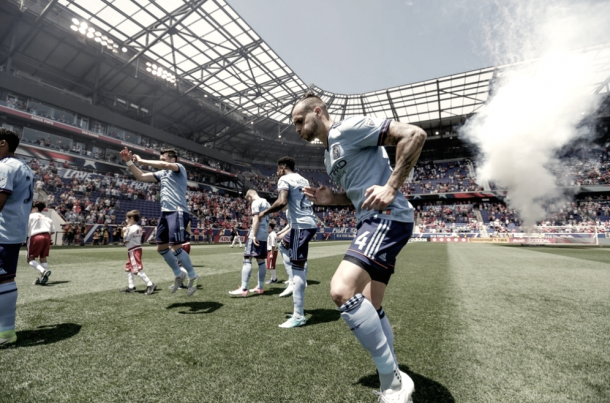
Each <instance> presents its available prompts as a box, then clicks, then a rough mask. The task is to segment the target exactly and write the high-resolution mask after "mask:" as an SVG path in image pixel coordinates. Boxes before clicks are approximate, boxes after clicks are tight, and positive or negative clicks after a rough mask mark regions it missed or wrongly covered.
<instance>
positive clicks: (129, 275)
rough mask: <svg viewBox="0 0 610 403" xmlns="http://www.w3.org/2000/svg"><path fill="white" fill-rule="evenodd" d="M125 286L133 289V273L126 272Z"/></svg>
mask: <svg viewBox="0 0 610 403" xmlns="http://www.w3.org/2000/svg"><path fill="white" fill-rule="evenodd" d="M127 284H128V286H129V288H134V287H135V284H134V283H133V273H132V272H130V271H128V272H127Z"/></svg>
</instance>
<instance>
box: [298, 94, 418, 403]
mask: <svg viewBox="0 0 610 403" xmlns="http://www.w3.org/2000/svg"><path fill="white" fill-rule="evenodd" d="M292 120H293V123H294V125H295V126H296V131H297V133H298V134H299V136H300V137H301V138H302V139H304V140H306V141H312V140H314V139H319V140H320V141H321V142H322V143H323V144H324V145H325V146H326V152H325V154H324V164H325V165H326V171H327V172H328V175H329V176H330V177H331V178H332V179H333V180H334V181H335V182H336V183H339V184H341V186H342V187H343V189H345V193H338V194H336V193H333V192H332V190H331V189H330V188H329V187H327V186H321V187H319V188H311V187H308V188H306V189H305V190H304V192H305V194H306V195H307V196H308V197H309V198H310V200H311V201H313V202H314V203H316V204H318V205H350V204H353V205H354V207H355V208H356V217H357V219H358V225H357V228H358V233H357V236H356V238H355V239H354V241H353V242H352V244H351V245H350V247H349V248H348V250H347V253H346V254H345V257H344V258H343V261H342V262H341V264H340V265H339V267H338V268H337V271H336V272H335V274H334V276H333V278H332V280H331V284H330V294H331V297H332V299H333V301H334V302H335V304H337V306H338V307H339V311H341V316H342V317H343V319H344V320H345V322H346V323H347V325H348V326H349V328H350V329H351V330H352V332H353V333H354V336H356V338H357V339H358V341H359V342H360V344H362V347H364V349H365V350H367V351H368V352H369V353H370V354H371V356H372V357H373V360H374V361H375V365H376V366H377V370H378V372H379V380H380V383H381V392H378V391H375V393H376V394H378V395H379V401H381V402H408V401H411V395H412V394H413V391H414V385H413V381H412V380H411V378H410V377H409V376H408V375H407V374H405V373H404V372H401V371H400V370H399V369H398V363H397V361H396V359H395V357H394V352H393V350H394V335H393V333H392V327H391V326H390V322H389V320H388V317H387V316H386V315H385V313H384V311H383V309H382V307H381V303H382V300H383V295H384V292H385V289H386V286H387V284H388V281H389V280H390V276H391V275H392V273H393V272H394V265H395V262H396V256H397V255H398V253H399V252H400V250H401V249H402V248H403V247H404V246H405V245H406V244H407V241H408V240H409V238H410V236H411V234H412V232H413V207H412V206H411V204H410V203H409V202H408V201H407V199H406V198H405V197H404V196H403V195H402V193H400V191H399V189H400V187H401V186H402V184H403V183H404V181H405V179H406V178H407V175H408V174H409V172H410V171H411V169H412V168H413V166H414V165H415V162H416V161H417V159H418V158H419V154H420V152H421V149H422V147H423V145H424V141H425V140H426V133H425V132H424V131H423V130H422V129H420V128H419V127H416V126H412V125H409V124H405V123H399V122H394V121H391V120H386V119H378V118H371V117H366V116H353V117H349V118H347V119H345V120H343V121H341V122H333V121H332V120H331V119H330V116H329V114H328V111H327V109H326V105H325V104H324V102H323V101H322V100H321V99H320V98H318V97H317V96H315V95H314V94H312V93H308V94H307V95H305V97H304V98H303V99H301V100H300V101H299V102H297V103H296V105H295V106H294V109H293V110H292ZM386 145H387V146H396V167H395V169H394V170H393V171H392V168H391V166H390V162H389V159H388V155H387V153H386V150H385V148H384V147H383V146H386Z"/></svg>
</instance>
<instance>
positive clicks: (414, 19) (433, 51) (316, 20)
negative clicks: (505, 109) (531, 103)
mask: <svg viewBox="0 0 610 403" xmlns="http://www.w3.org/2000/svg"><path fill="white" fill-rule="evenodd" d="M227 2H228V3H229V4H230V5H231V7H233V9H234V10H235V11H236V12H237V13H238V14H239V15H240V16H241V17H242V18H243V19H244V20H245V21H246V22H247V23H248V24H249V25H250V27H251V28H252V29H254V31H256V32H257V34H258V35H259V36H260V37H261V38H262V39H263V40H264V41H265V42H266V43H267V44H268V45H269V46H270V47H271V48H272V49H273V50H274V51H275V53H276V54H277V55H278V56H279V57H280V58H281V59H282V60H284V62H285V63H286V64H288V66H290V67H291V68H292V70H293V71H294V72H295V73H296V74H297V75H298V76H299V77H300V78H301V79H302V80H303V81H304V82H305V83H306V84H315V85H317V86H318V87H320V88H322V89H324V90H326V91H331V92H335V93H339V94H357V93H362V92H368V91H375V90H380V89H385V88H390V87H395V86H399V85H404V84H409V83H415V82H419V81H424V80H428V79H435V78H438V77H443V76H447V75H451V74H456V73H462V72H466V71H470V70H477V69H480V68H484V67H489V66H491V65H494V61H493V58H492V56H491V55H490V54H489V53H488V52H486V51H485V47H484V46H483V44H484V42H485V38H486V37H487V34H486V32H488V30H487V29H486V27H488V25H489V23H490V21H493V18H494V16H495V5H494V2H493V1H491V0H309V1H307V2H303V1H294V0H256V1H252V0H227Z"/></svg>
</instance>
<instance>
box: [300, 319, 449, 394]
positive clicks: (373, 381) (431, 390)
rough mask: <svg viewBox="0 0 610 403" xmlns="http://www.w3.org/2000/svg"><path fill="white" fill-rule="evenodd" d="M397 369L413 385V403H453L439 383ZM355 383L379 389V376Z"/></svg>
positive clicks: (407, 370)
mask: <svg viewBox="0 0 610 403" xmlns="http://www.w3.org/2000/svg"><path fill="white" fill-rule="evenodd" d="M307 324H309V322H308V323H307ZM399 368H400V370H401V371H402V372H406V373H407V374H408V375H409V376H410V377H411V379H413V383H415V393H413V402H414V403H455V399H454V398H453V396H452V395H451V392H449V389H447V388H446V387H444V386H443V385H441V384H440V383H438V382H436V381H433V380H432V379H429V378H426V377H425V376H422V375H419V374H416V373H415V372H413V371H410V370H409V367H407V366H406V365H399ZM357 383H359V384H360V385H362V386H364V387H367V388H372V389H379V375H377V373H375V374H373V375H366V376H363V377H362V378H360V379H359V380H358V382H357Z"/></svg>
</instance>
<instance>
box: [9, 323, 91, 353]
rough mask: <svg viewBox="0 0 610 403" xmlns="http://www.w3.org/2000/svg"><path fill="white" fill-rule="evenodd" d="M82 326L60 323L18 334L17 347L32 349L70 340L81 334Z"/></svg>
mask: <svg viewBox="0 0 610 403" xmlns="http://www.w3.org/2000/svg"><path fill="white" fill-rule="evenodd" d="M81 327H82V326H81V325H77V324H75V323H60V324H58V325H48V326H39V327H37V328H36V329H34V330H22V331H20V332H17V343H16V346H17V347H32V346H39V345H42V344H52V343H57V342H58V341H62V340H65V339H69V338H70V337H72V336H75V335H77V334H78V332H80V329H81Z"/></svg>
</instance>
